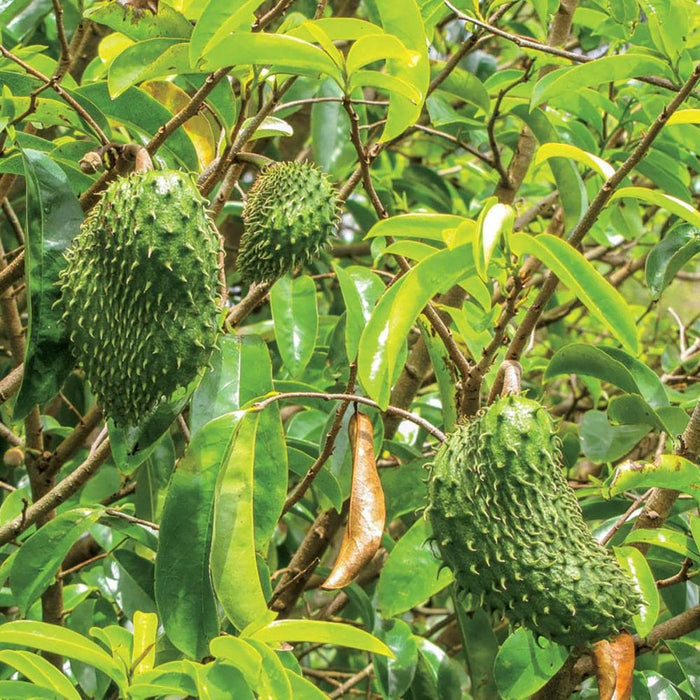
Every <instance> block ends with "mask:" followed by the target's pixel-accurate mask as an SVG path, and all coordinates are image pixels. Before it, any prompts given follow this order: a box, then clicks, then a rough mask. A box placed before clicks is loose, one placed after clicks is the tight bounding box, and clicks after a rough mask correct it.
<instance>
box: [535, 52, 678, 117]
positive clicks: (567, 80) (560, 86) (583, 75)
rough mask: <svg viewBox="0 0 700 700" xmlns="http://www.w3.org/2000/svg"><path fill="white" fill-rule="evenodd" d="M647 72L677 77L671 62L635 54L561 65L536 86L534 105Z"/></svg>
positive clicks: (648, 73)
mask: <svg viewBox="0 0 700 700" xmlns="http://www.w3.org/2000/svg"><path fill="white" fill-rule="evenodd" d="M647 75H661V76H664V77H667V78H673V74H672V72H671V70H670V68H669V66H668V64H667V63H666V62H664V61H662V60H660V59H658V58H654V57H653V56H649V55H646V54H634V53H626V54H620V55H617V56H604V57H603V58H598V59H596V60H595V61H590V62H589V63H584V64H583V65H579V66H572V67H568V68H560V69H559V70H556V71H553V72H552V73H549V74H547V75H545V76H544V77H543V78H541V79H540V80H539V81H538V83H537V84H536V85H535V89H534V90H533V91H532V99H531V101H530V105H531V107H536V106H537V105H539V104H542V103H543V102H547V100H549V98H550V97H553V96H555V95H559V94H561V93H563V92H576V91H579V90H582V89H583V88H587V87H592V86H595V85H600V84H601V83H611V82H617V81H619V80H629V79H630V78H636V77H639V76H647Z"/></svg>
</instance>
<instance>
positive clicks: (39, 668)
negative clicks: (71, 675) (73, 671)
mask: <svg viewBox="0 0 700 700" xmlns="http://www.w3.org/2000/svg"><path fill="white" fill-rule="evenodd" d="M0 663H2V664H4V665H6V666H10V667H11V668H14V669H15V670H17V671H19V673H20V674H21V675H23V676H24V677H25V678H26V679H27V680H29V681H31V682H32V683H34V684H36V686H38V687H39V688H41V689H43V688H47V689H49V690H51V691H53V692H54V693H57V694H58V695H59V696H60V697H62V698H66V700H80V694H79V693H78V692H77V691H76V689H75V688H74V687H73V684H72V683H71V682H70V681H69V680H68V678H67V677H66V676H64V675H63V674H62V673H61V672H60V671H59V670H58V669H57V668H56V667H55V666H53V664H51V663H49V662H48V661H47V660H46V659H44V658H43V657H42V656H39V654H34V653H33V652H31V651H18V650H12V649H3V650H2V651H0ZM0 697H8V698H9V697H16V696H14V695H12V694H11V691H10V692H7V694H3V695H2V696H0ZM29 697H33V696H29ZM51 697H54V696H53V695H52V696H51Z"/></svg>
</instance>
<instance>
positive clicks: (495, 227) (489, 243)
mask: <svg viewBox="0 0 700 700" xmlns="http://www.w3.org/2000/svg"><path fill="white" fill-rule="evenodd" d="M493 199H494V201H493V202H489V203H487V204H486V206H484V208H483V209H482V211H481V214H480V215H479V220H478V221H477V229H476V231H477V232H476V236H475V237H474V262H475V263H476V272H477V274H478V275H479V277H481V279H482V280H484V282H487V281H488V280H489V276H488V272H487V271H488V267H489V263H490V262H491V257H492V256H493V253H494V251H495V250H496V246H497V245H498V243H499V241H500V240H501V239H505V240H506V241H508V239H509V238H510V236H511V234H512V233H513V224H514V223H515V211H514V210H513V207H511V206H510V205H508V204H501V203H500V202H496V201H495V198H493Z"/></svg>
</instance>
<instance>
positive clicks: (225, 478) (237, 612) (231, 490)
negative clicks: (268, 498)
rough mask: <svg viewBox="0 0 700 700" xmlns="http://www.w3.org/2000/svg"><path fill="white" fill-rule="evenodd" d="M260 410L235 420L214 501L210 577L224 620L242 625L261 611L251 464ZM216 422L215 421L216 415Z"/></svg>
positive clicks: (264, 603)
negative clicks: (231, 438) (236, 424)
mask: <svg viewBox="0 0 700 700" xmlns="http://www.w3.org/2000/svg"><path fill="white" fill-rule="evenodd" d="M260 416H261V414H260V413H248V414H244V416H243V417H242V418H241V420H240V421H239V424H238V427H237V429H236V433H235V437H234V439H233V441H232V442H230V443H229V446H228V449H227V450H226V452H225V458H224V461H223V464H222V466H221V470H220V475H219V480H218V484H217V491H216V496H215V500H214V530H213V536H212V544H211V577H212V582H213V584H214V590H215V591H216V595H217V598H218V599H219V602H220V603H221V606H222V607H223V609H224V612H225V613H226V616H227V617H228V619H229V620H230V621H231V622H232V624H233V625H234V626H235V627H237V628H238V629H243V628H244V627H246V626H247V625H249V624H250V623H251V622H253V621H254V620H256V619H258V618H260V617H261V616H263V615H264V614H265V612H266V611H267V604H266V602H265V596H264V594H263V589H262V585H261V583H260V578H259V574H258V567H257V564H256V560H255V522H254V515H253V513H254V507H253V480H254V463H255V456H256V441H257V438H258V426H259V420H260ZM220 420H221V419H220Z"/></svg>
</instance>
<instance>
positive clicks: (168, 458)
mask: <svg viewBox="0 0 700 700" xmlns="http://www.w3.org/2000/svg"><path fill="white" fill-rule="evenodd" d="M174 465H175V445H174V444H173V439H172V437H171V436H170V435H169V434H168V433H166V434H165V435H164V436H163V437H162V438H161V439H160V440H159V441H158V442H157V443H156V445H155V448H154V449H153V452H152V453H151V455H150V456H149V457H148V459H147V460H146V461H145V462H144V463H143V464H142V465H141V467H140V468H139V471H138V472H137V474H136V492H135V494H134V502H135V505H136V515H137V516H138V517H140V518H143V519H145V520H149V521H151V522H160V518H161V513H162V511H163V505H164V503H165V497H166V495H167V491H168V484H169V483H170V476H171V474H172V472H173V467H174Z"/></svg>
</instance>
